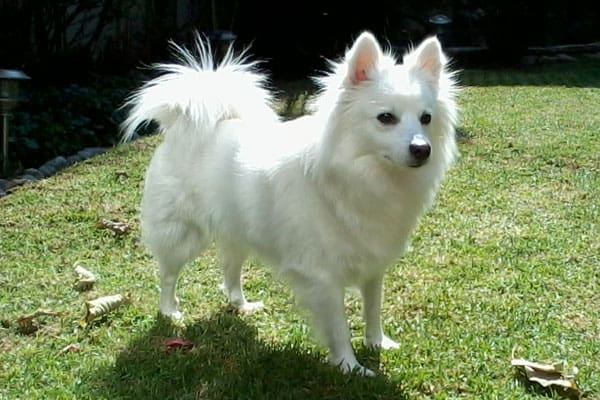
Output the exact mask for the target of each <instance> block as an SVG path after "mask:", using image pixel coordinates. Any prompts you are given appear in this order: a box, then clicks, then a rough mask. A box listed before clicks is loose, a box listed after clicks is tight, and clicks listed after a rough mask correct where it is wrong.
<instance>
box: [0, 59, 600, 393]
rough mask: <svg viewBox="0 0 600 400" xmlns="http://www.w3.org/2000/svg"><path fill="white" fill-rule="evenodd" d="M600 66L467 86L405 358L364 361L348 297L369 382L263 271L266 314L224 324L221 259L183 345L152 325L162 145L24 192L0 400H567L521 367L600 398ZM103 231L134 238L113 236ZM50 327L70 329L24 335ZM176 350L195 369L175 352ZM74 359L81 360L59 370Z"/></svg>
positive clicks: (10, 228)
mask: <svg viewBox="0 0 600 400" xmlns="http://www.w3.org/2000/svg"><path fill="white" fill-rule="evenodd" d="M589 65H590V63H589V62H588V63H581V64H578V65H572V64H571V65H568V66H555V67H552V68H550V70H548V69H542V70H540V69H537V70H536V71H533V72H527V73H521V72H515V71H465V72H464V73H463V77H464V78H463V83H464V84H465V88H464V90H463V92H462V94H461V97H460V106H461V108H462V122H461V126H460V136H461V141H460V150H461V153H462V156H461V158H460V160H459V161H458V163H457V165H456V166H455V167H454V169H453V170H452V172H451V173H450V175H449V177H448V180H447V181H446V182H445V184H444V186H443V188H442V191H441V193H440V196H439V198H438V201H437V202H436V205H435V207H434V208H433V209H432V210H431V211H430V212H429V213H428V214H427V215H426V216H425V218H423V220H422V222H421V224H420V225H419V228H418V230H417V231H416V232H415V234H414V239H413V245H412V250H411V251H410V252H409V253H408V254H407V255H406V256H405V257H404V258H403V259H402V260H399V261H398V263H397V265H395V266H393V268H391V269H390V271H389V274H388V279H387V281H386V292H385V293H386V300H385V304H384V312H383V316H384V320H385V329H386V331H387V332H388V333H389V334H390V336H392V338H395V339H397V340H399V341H400V343H401V347H400V349H399V350H397V351H394V352H384V353H381V354H377V353H374V352H370V351H367V350H365V349H364V348H362V346H361V345H360V337H361V336H362V330H363V324H362V322H361V319H360V302H359V299H358V296H357V295H356V294H355V293H349V295H348V299H347V300H348V302H347V304H348V314H349V316H350V322H351V327H352V332H353V337H356V341H355V347H356V348H357V349H358V355H359V359H360V360H361V361H362V362H363V363H364V364H366V365H367V366H369V367H371V368H375V369H378V370H379V371H380V375H379V376H378V377H376V378H373V379H365V378H360V377H354V376H343V375H341V374H339V373H338V372H337V371H336V370H334V369H332V368H330V367H328V366H327V365H326V364H325V353H324V351H323V348H322V347H321V346H319V345H318V344H316V343H315V342H314V340H313V338H312V336H311V333H310V330H309V329H308V328H307V325H306V322H305V319H304V316H303V313H302V312H301V311H300V310H298V309H297V308H296V307H295V306H294V303H293V299H292V296H291V293H290V292H289V290H288V289H287V288H286V287H285V286H284V285H282V284H281V283H279V282H277V281H275V280H274V279H273V278H272V276H271V275H270V274H269V272H268V269H267V268H263V267H262V266H261V265H259V264H256V263H255V264H252V265H249V266H248V268H247V269H246V270H245V271H246V288H247V294H248V297H249V298H250V299H251V300H257V299H262V300H264V301H265V303H266V310H265V311H264V312H261V313H257V314H255V315H251V316H238V315H236V314H235V313H233V312H232V311H231V310H230V309H229V308H228V307H227V306H226V301H225V297H224V295H223V294H222V293H221V292H220V290H219V288H218V285H219V283H220V274H219V269H218V267H217V265H216V257H215V254H214V252H213V251H209V252H207V253H206V254H205V255H204V256H203V257H202V258H200V259H199V260H197V262H195V263H194V264H193V265H191V266H190V268H189V269H188V271H186V273H184V274H183V275H182V279H181V283H180V297H181V298H182V301H183V304H182V306H183V310H184V312H185V313H186V321H187V325H185V326H173V325H171V324H169V323H168V322H166V321H164V320H162V319H160V318H158V317H157V316H156V303H157V292H158V290H157V280H156V277H155V270H154V262H153V261H152V259H151V258H150V257H149V256H148V255H147V254H146V253H145V252H144V249H143V248H142V247H141V246H140V244H139V241H138V235H139V229H138V228H139V225H138V209H139V202H140V191H141V187H142V184H143V175H144V171H145V168H146V166H147V164H148V162H149V158H150V156H151V153H152V151H153V149H154V148H155V146H156V144H157V143H158V142H159V140H160V138H158V137H153V138H148V139H144V140H141V141H138V142H136V143H133V144H130V145H126V146H121V147H118V148H116V149H114V150H113V151H111V152H110V153H108V154H105V155H103V156H100V157H97V158H95V159H92V160H89V161H87V162H85V163H82V164H80V165H77V166H75V167H73V168H70V169H68V170H66V171H64V172H63V173H61V174H60V175H58V176H55V177H53V178H50V179H48V180H46V181H43V182H39V183H37V184H33V185H29V186H26V187H22V188H19V189H18V190H16V192H15V193H13V194H11V195H9V196H8V197H5V198H2V199H0V268H1V272H0V320H1V326H0V382H1V383H0V399H2V400H4V399H27V400H31V399H73V398H76V399H229V398H237V399H286V398H290V399H291V398H297V399H346V398H353V399H402V398H407V399H409V398H410V399H412V398H415V399H454V398H466V399H539V398H552V397H557V398H558V397H559V396H558V395H557V394H552V393H547V392H543V391H539V390H537V389H536V388H535V387H532V386H528V385H525V384H524V383H523V382H522V381H520V380H519V378H518V375H517V374H515V371H514V370H513V368H512V367H511V366H510V359H511V354H512V353H513V351H515V354H516V356H518V357H523V358H528V359H532V360H539V361H550V360H566V361H567V362H568V363H569V365H575V366H577V367H578V368H579V370H580V375H579V383H580V385H581V387H582V388H583V389H584V390H585V391H586V392H587V393H588V398H592V399H598V398H600V397H599V396H600V241H599V240H598V239H599V238H600V140H599V139H598V132H599V131H600V113H598V105H599V104H600V89H599V88H598V87H599V84H600V77H598V74H597V72H596V71H598V70H600V69H599V68H596V69H593V68H589ZM559 78H560V79H559ZM532 83H533V84H535V85H537V86H532ZM101 218H108V219H111V220H116V221H123V222H127V223H129V224H130V225H131V227H132V232H131V233H130V234H129V235H125V236H117V235H115V234H113V233H112V232H110V231H107V230H102V229H99V228H98V227H97V226H96V224H97V221H98V220H99V219H101ZM76 261H80V262H82V263H84V264H85V265H87V266H88V267H89V269H91V270H92V271H94V272H95V273H96V274H97V275H99V278H100V280H99V283H98V284H97V286H96V287H95V288H94V289H93V290H92V291H91V292H88V293H78V292H76V291H74V290H73V288H72V287H73V282H74V273H73V264H74V263H75V262H76ZM115 293H123V294H124V293H129V294H130V295H131V299H132V301H131V304H130V305H125V306H122V307H121V308H119V309H118V310H116V311H114V312H112V313H111V314H109V315H108V316H106V317H105V318H103V319H101V320H99V321H96V322H93V323H92V324H90V326H88V327H87V328H82V326H81V320H82V318H83V315H84V312H83V304H84V301H85V300H86V299H90V298H93V297H97V296H102V295H109V294H115ZM37 309H48V310H53V311H57V312H61V313H63V314H62V316H57V317H41V318H40V319H39V329H38V330H37V331H36V332H35V333H32V334H26V333H22V332H20V331H19V328H18V326H17V323H16V320H17V319H18V318H19V317H20V316H22V315H24V314H28V313H30V312H33V311H35V310H37ZM174 337H183V338H185V339H187V340H190V341H192V342H193V343H194V344H195V346H194V348H193V350H191V351H189V352H184V351H181V352H173V353H171V352H168V351H167V350H166V348H165V345H164V343H165V341H166V340H167V339H169V338H174ZM70 344H77V345H78V346H79V349H80V351H78V352H68V353H65V354H60V350H61V349H63V348H64V347H65V346H67V345H70Z"/></svg>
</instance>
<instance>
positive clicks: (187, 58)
mask: <svg viewBox="0 0 600 400" xmlns="http://www.w3.org/2000/svg"><path fill="white" fill-rule="evenodd" d="M171 45H172V46H173V48H174V50H175V55H176V56H177V59H178V61H179V63H176V64H159V65H156V66H155V68H156V69H157V70H158V71H160V72H161V73H162V74H161V75H160V76H159V77H157V78H155V79H153V80H151V81H149V82H147V83H146V84H144V85H143V86H142V87H141V88H140V89H139V90H138V91H136V92H134V93H133V94H132V95H131V96H130V97H129V99H128V100H127V102H126V103H125V105H124V107H128V108H129V114H128V117H127V118H126V119H125V121H124V122H123V124H122V125H121V129H122V132H123V137H122V140H123V141H124V142H125V141H129V140H130V139H131V138H132V136H133V135H134V134H135V130H136V128H138V127H139V126H140V125H145V124H148V123H149V122H150V121H155V122H157V123H158V124H159V126H160V128H161V131H163V132H165V133H166V134H167V136H169V135H179V134H186V133H189V134H194V135H197V134H200V135H201V134H203V133H207V132H212V131H213V129H214V127H215V125H216V124H217V123H218V122H219V121H222V120H226V119H257V120H260V121H268V120H273V121H275V120H276V119H277V115H276V113H275V112H274V111H273V109H272V108H271V106H270V104H271V95H270V93H269V92H268V90H266V89H265V87H264V83H265V79H266V77H265V76H264V75H262V74H260V73H258V72H256V68H255V67H256V62H248V61H247V60H246V57H245V52H242V53H241V54H239V55H235V54H234V53H233V50H232V48H231V47H230V48H229V49H228V50H227V53H226V54H225V56H224V57H223V59H222V61H221V62H220V63H218V64H217V63H216V62H215V60H214V58H213V56H212V52H211V48H210V45H209V44H208V42H207V41H204V40H202V38H201V37H200V35H198V36H197V39H196V53H197V54H194V53H193V52H191V51H189V50H187V49H185V48H183V47H180V46H178V45H176V44H174V43H171Z"/></svg>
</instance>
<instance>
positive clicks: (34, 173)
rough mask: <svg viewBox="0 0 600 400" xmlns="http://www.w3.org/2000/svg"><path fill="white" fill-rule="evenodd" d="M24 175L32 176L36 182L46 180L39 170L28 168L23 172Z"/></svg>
mask: <svg viewBox="0 0 600 400" xmlns="http://www.w3.org/2000/svg"><path fill="white" fill-rule="evenodd" d="M23 175H31V176H33V177H35V178H36V180H40V179H44V174H42V173H41V172H40V171H39V170H38V169H37V168H27V169H26V170H25V171H23Z"/></svg>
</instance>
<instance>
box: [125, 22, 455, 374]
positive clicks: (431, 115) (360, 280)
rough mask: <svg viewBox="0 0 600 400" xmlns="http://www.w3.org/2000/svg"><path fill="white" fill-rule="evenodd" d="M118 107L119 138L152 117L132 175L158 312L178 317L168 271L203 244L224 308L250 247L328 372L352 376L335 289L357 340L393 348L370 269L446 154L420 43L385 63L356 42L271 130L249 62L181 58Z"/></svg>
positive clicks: (446, 130) (381, 263)
mask: <svg viewBox="0 0 600 400" xmlns="http://www.w3.org/2000/svg"><path fill="white" fill-rule="evenodd" d="M175 47H176V50H177V52H178V56H179V60H180V62H181V64H168V65H161V66H159V69H160V70H161V71H162V75H161V76H159V77H158V78H156V79H154V80H152V81H150V82H148V83H147V84H146V85H145V86H143V87H142V88H141V89H140V90H139V91H137V92H136V93H134V95H133V96H132V97H131V98H130V100H129V103H128V104H129V105H130V106H131V111H130V115H129V117H128V119H127V120H126V121H125V123H124V138H125V139H128V138H130V137H131V136H132V135H133V134H134V130H135V129H136V127H138V126H139V125H140V124H144V123H147V122H149V121H150V120H153V121H156V122H157V123H158V124H159V125H160V129H161V131H162V132H163V133H164V141H163V143H162V144H161V145H160V146H159V147H158V149H157V150H156V153H155V154H154V158H153V159H152V162H151V164H150V167H149V170H148V172H147V177H146V183H145V191H144V197H143V202H142V211H141V214H142V215H141V221H142V236H143V240H144V242H145V243H146V244H147V246H148V247H149V249H150V251H151V252H152V253H153V254H154V255H155V257H156V258H157V260H158V263H159V266H160V286H161V293H160V305H159V307H160V312H161V313H162V314H165V315H167V316H171V317H174V318H181V314H180V312H179V311H178V310H177V306H178V299H177V297H176V295H175V286H176V283H177V277H178V275H179V272H180V270H181V268H182V267H183V266H184V264H185V263H187V262H188V261H190V260H193V259H194V258H195V257H197V256H198V255H199V254H200V253H201V252H202V251H203V250H204V249H205V248H206V247H207V246H208V245H209V244H210V243H211V242H213V241H215V242H216V243H217V246H218V248H219V249H220V251H221V254H222V269H223V274H224V284H225V290H226V293H227V295H228V297H229V301H230V302H231V304H232V305H234V306H235V307H237V308H238V309H240V310H244V311H252V310H255V309H258V308H260V307H262V303H250V302H248V301H247V300H246V298H245V297H244V293H243V290H242V285H241V267H242V263H243V262H244V260H245V259H246V257H247V256H249V255H250V254H252V255H258V256H259V257H261V258H262V259H263V260H265V261H266V262H267V263H268V264H270V265H272V266H273V267H274V269H275V271H276V272H277V273H278V275H280V276H282V277H283V278H284V279H285V280H286V281H287V282H289V284H290V285H291V287H292V289H293V290H294V293H295V295H296V297H297V298H298V299H299V302H300V303H301V304H302V305H303V306H304V307H306V308H307V309H308V310H309V312H310V314H311V316H312V317H313V320H314V321H313V322H314V326H315V329H316V331H317V332H318V333H319V334H320V335H321V337H322V338H323V339H324V340H325V342H326V344H327V346H328V347H329V350H330V354H329V360H330V362H331V363H332V364H335V365H337V366H339V368H341V369H342V370H343V371H344V372H348V371H354V370H355V371H356V372H358V373H361V374H364V375H372V374H373V372H372V371H370V370H368V369H366V368H364V367H362V366H361V365H360V364H359V363H358V361H357V360H356V357H355V355H354V352H353V349H352V346H351V343H350V331H349V328H348V324H347V320H346V317H345V313H344V289H345V288H346V287H349V286H355V287H358V288H359V289H360V292H361V294H362V298H363V313H364V319H365V323H366V339H365V343H366V345H368V346H374V347H379V348H383V349H393V348H397V347H398V344H397V343H396V342H394V341H393V340H391V339H390V338H388V337H387V336H386V335H385V334H384V332H383V329H382V326H381V318H380V313H381V303H382V290H383V285H382V281H383V276H384V273H385V271H386V266H388V265H389V264H391V263H393V262H394V261H395V260H397V258H398V257H399V256H400V255H401V254H402V253H403V251H404V250H405V249H406V247H407V243H408V241H409V236H410V234H411V232H412V231H413V229H414V227H415V225H416V224H417V222H418V220H419V218H420V216H421V215H422V214H423V212H424V211H425V210H426V209H427V207H428V206H429V205H430V204H431V203H432V201H433V199H434V197H435V194H436V191H437V189H438V187H439V186H440V182H441V181H442V179H443V177H444V175H445V173H446V171H447V170H448V168H449V167H450V165H451V163H452V161H453V160H454V158H455V156H456V154H457V149H456V142H455V132H454V126H455V123H456V119H457V112H456V105H455V90H454V83H453V79H452V74H451V73H450V72H448V71H447V70H446V58H445V56H444V54H443V53H442V49H441V46H440V43H439V41H438V40H437V39H436V38H429V39H427V40H425V41H424V42H423V43H421V44H420V45H419V46H418V47H417V48H416V49H414V50H412V51H410V52H409V53H408V54H406V55H405V56H404V58H403V63H402V64H396V60H395V59H394V58H393V56H392V55H390V54H386V53H384V52H382V50H381V48H380V46H379V44H378V42H377V41H376V39H375V38H374V37H373V35H371V34H370V33H366V32H365V33H363V34H362V35H360V37H359V38H358V39H357V40H356V42H355V43H354V44H353V46H352V48H351V49H350V50H349V51H348V52H347V53H346V56H345V58H344V59H343V60H342V61H341V62H340V63H332V72H331V73H330V74H329V75H328V76H325V77H323V78H321V79H320V80H319V81H320V83H321V85H322V90H321V93H320V94H319V95H318V96H317V98H316V99H315V101H314V104H313V105H314V112H313V113H312V115H309V116H304V117H301V118H298V119H296V120H293V121H289V122H280V120H279V118H278V117H277V115H276V113H275V112H274V111H273V109H272V108H271V104H270V95H269V93H268V92H267V90H265V89H264V87H263V86H262V84H263V81H264V76H263V75H261V74H259V73H257V72H256V71H255V65H254V63H249V62H246V60H245V58H244V57H243V56H238V57H236V56H234V55H233V54H232V52H231V51H230V52H229V53H228V54H227V56H226V57H225V59H224V60H223V61H222V62H221V63H220V64H219V65H214V64H215V63H214V61H213V59H212V57H211V52H210V49H209V48H208V46H207V45H206V44H205V43H203V42H202V40H201V39H198V49H197V51H198V54H197V55H196V56H197V58H195V56H194V55H193V54H192V53H191V52H189V51H187V50H185V49H182V48H180V47H178V46H175Z"/></svg>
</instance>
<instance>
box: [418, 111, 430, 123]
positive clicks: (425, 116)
mask: <svg viewBox="0 0 600 400" xmlns="http://www.w3.org/2000/svg"><path fill="white" fill-rule="evenodd" d="M420 121H421V123H422V124H423V125H427V124H428V123H430V122H431V114H429V113H426V112H425V113H423V114H421V118H420Z"/></svg>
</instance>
